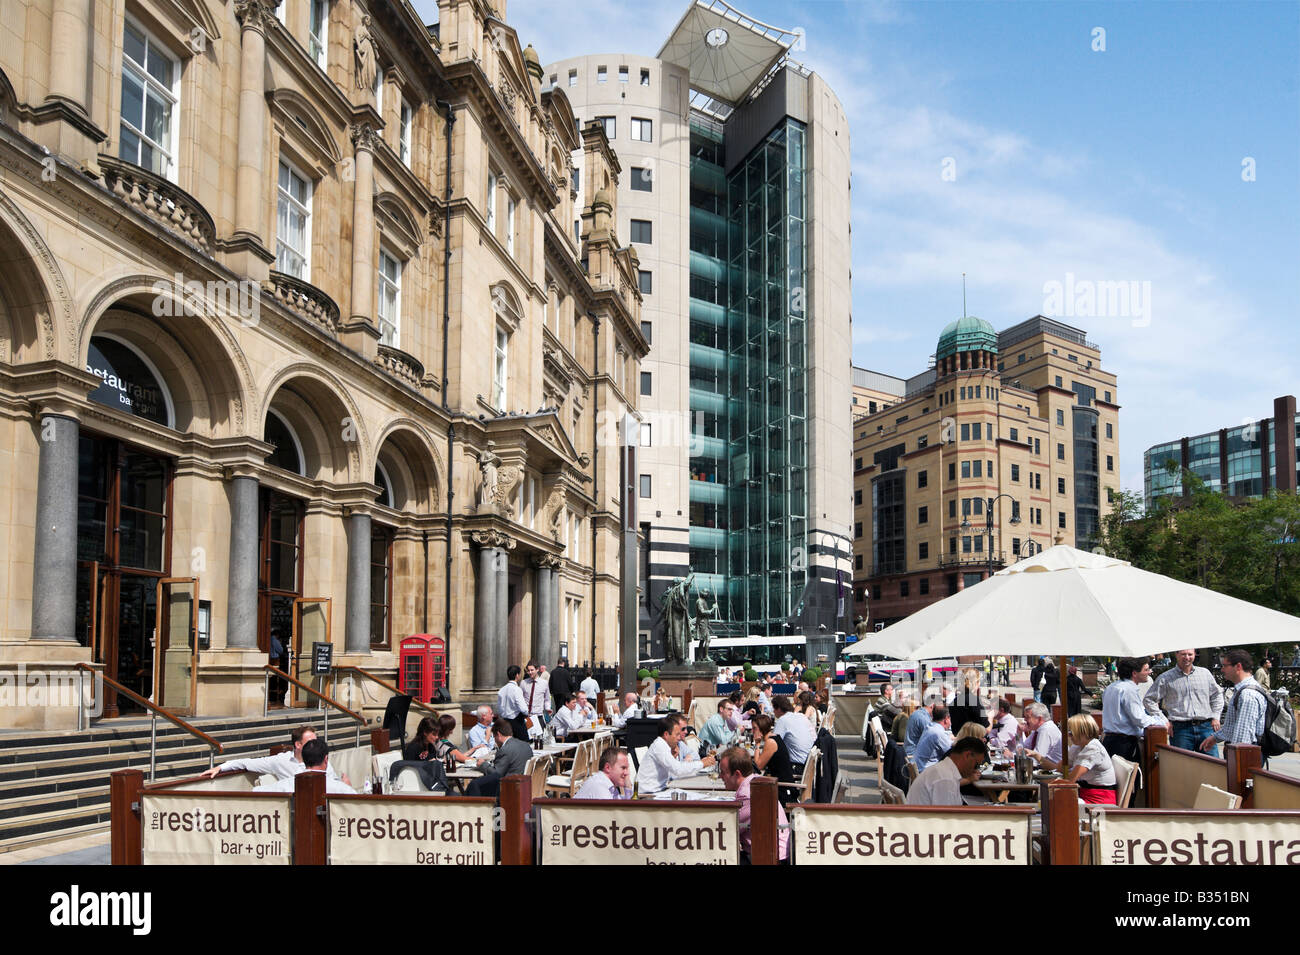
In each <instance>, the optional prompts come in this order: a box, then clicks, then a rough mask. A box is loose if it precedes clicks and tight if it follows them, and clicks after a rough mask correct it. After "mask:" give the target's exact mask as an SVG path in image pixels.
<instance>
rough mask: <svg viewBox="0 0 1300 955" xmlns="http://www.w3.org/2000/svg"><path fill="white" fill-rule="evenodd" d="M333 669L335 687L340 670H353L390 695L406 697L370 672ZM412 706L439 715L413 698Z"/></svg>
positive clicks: (343, 668) (346, 667) (345, 668)
mask: <svg viewBox="0 0 1300 955" xmlns="http://www.w3.org/2000/svg"><path fill="white" fill-rule="evenodd" d="M333 669H334V674H335V676H334V681H335V687H337V686H338V672H339V671H340V670H352V671H353V672H356V673H360V674H361V675H362V676H364V677H366V678H367V679H371V680H374V681H375V682H376V683H378V684H379V685H380V686H382V687H383V688H384V689H385V690H388V691H389V692H390V693H393V694H394V695H396V696H404V695H405V694H404V693H402V691H401V690H399V689H398V688H397V687H395V686H393V684H391V683H389V682H388V681H387V680H381V679H380V678H379V677H377V676H375V675H374V674H373V673H371V672H370V671H368V670H363V669H361V667H354V666H336V667H334V668H333ZM335 692H336V693H337V692H338V690H337V689H335ZM411 705H412V706H418V707H419V708H420V709H422V710H424V711H425V712H426V713H431V714H433V715H434V716H437V715H438V711H437V710H435V709H434V708H433V707H431V706H428V705H426V704H424V703H421V702H420V701H419V700H417V699H415V698H414V697H412V698H411Z"/></svg>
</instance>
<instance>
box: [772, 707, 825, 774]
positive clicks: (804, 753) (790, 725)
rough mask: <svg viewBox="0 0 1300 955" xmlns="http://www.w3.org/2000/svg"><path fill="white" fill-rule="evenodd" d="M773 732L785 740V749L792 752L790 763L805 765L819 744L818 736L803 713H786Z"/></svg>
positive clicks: (773, 728) (777, 722)
mask: <svg viewBox="0 0 1300 955" xmlns="http://www.w3.org/2000/svg"><path fill="white" fill-rule="evenodd" d="M772 732H773V733H774V734H775V735H777V736H780V737H781V738H782V739H784V740H785V748H786V749H787V750H789V752H790V762H792V763H805V762H807V761H808V752H809V751H810V750H811V749H812V748H813V745H814V744H815V743H816V742H817V734H816V732H815V731H814V730H813V728H812V724H811V723H809V722H808V718H807V717H805V716H804V715H803V714H802V713H785V714H782V716H781V718H780V719H779V720H777V721H776V724H775V725H774V726H773V727H772Z"/></svg>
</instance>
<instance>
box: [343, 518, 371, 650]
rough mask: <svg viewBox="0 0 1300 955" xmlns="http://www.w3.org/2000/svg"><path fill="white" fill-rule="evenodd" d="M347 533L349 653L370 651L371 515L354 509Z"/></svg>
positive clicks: (346, 642)
mask: <svg viewBox="0 0 1300 955" xmlns="http://www.w3.org/2000/svg"><path fill="white" fill-rule="evenodd" d="M345 520H346V521H347V535H348V583H347V595H348V606H347V621H346V624H345V629H344V637H343V646H344V651H345V652H346V653H369V652H370V514H369V513H366V512H363V511H356V510H354V511H352V512H351V513H349V514H348V516H347V517H346V518H345Z"/></svg>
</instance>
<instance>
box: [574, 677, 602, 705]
mask: <svg viewBox="0 0 1300 955" xmlns="http://www.w3.org/2000/svg"><path fill="white" fill-rule="evenodd" d="M578 689H580V690H581V691H582V692H583V693H586V694H587V699H588V700H599V699H600V684H599V683H597V682H596V678H595V677H592V676H589V677H587V679H585V680H583V681H582V682H581V683H579V684H578Z"/></svg>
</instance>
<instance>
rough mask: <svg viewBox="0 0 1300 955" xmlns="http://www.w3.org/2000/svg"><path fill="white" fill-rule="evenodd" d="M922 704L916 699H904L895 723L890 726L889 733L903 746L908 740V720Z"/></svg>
mask: <svg viewBox="0 0 1300 955" xmlns="http://www.w3.org/2000/svg"><path fill="white" fill-rule="evenodd" d="M920 705H921V704H920V703H918V702H916V700H910V699H909V700H904V701H903V703H902V705H901V708H900V712H899V714H898V715H897V716H895V717H894V723H893V725H892V726H890V728H889V735H890V736H892V737H893V738H894V742H896V743H898V745H900V746H902V745H903V744H904V743H906V742H907V721H908V720H909V719H910V718H911V716H912V714H913V713H915V712H916V711H917V708H918V707H919V706H920Z"/></svg>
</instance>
